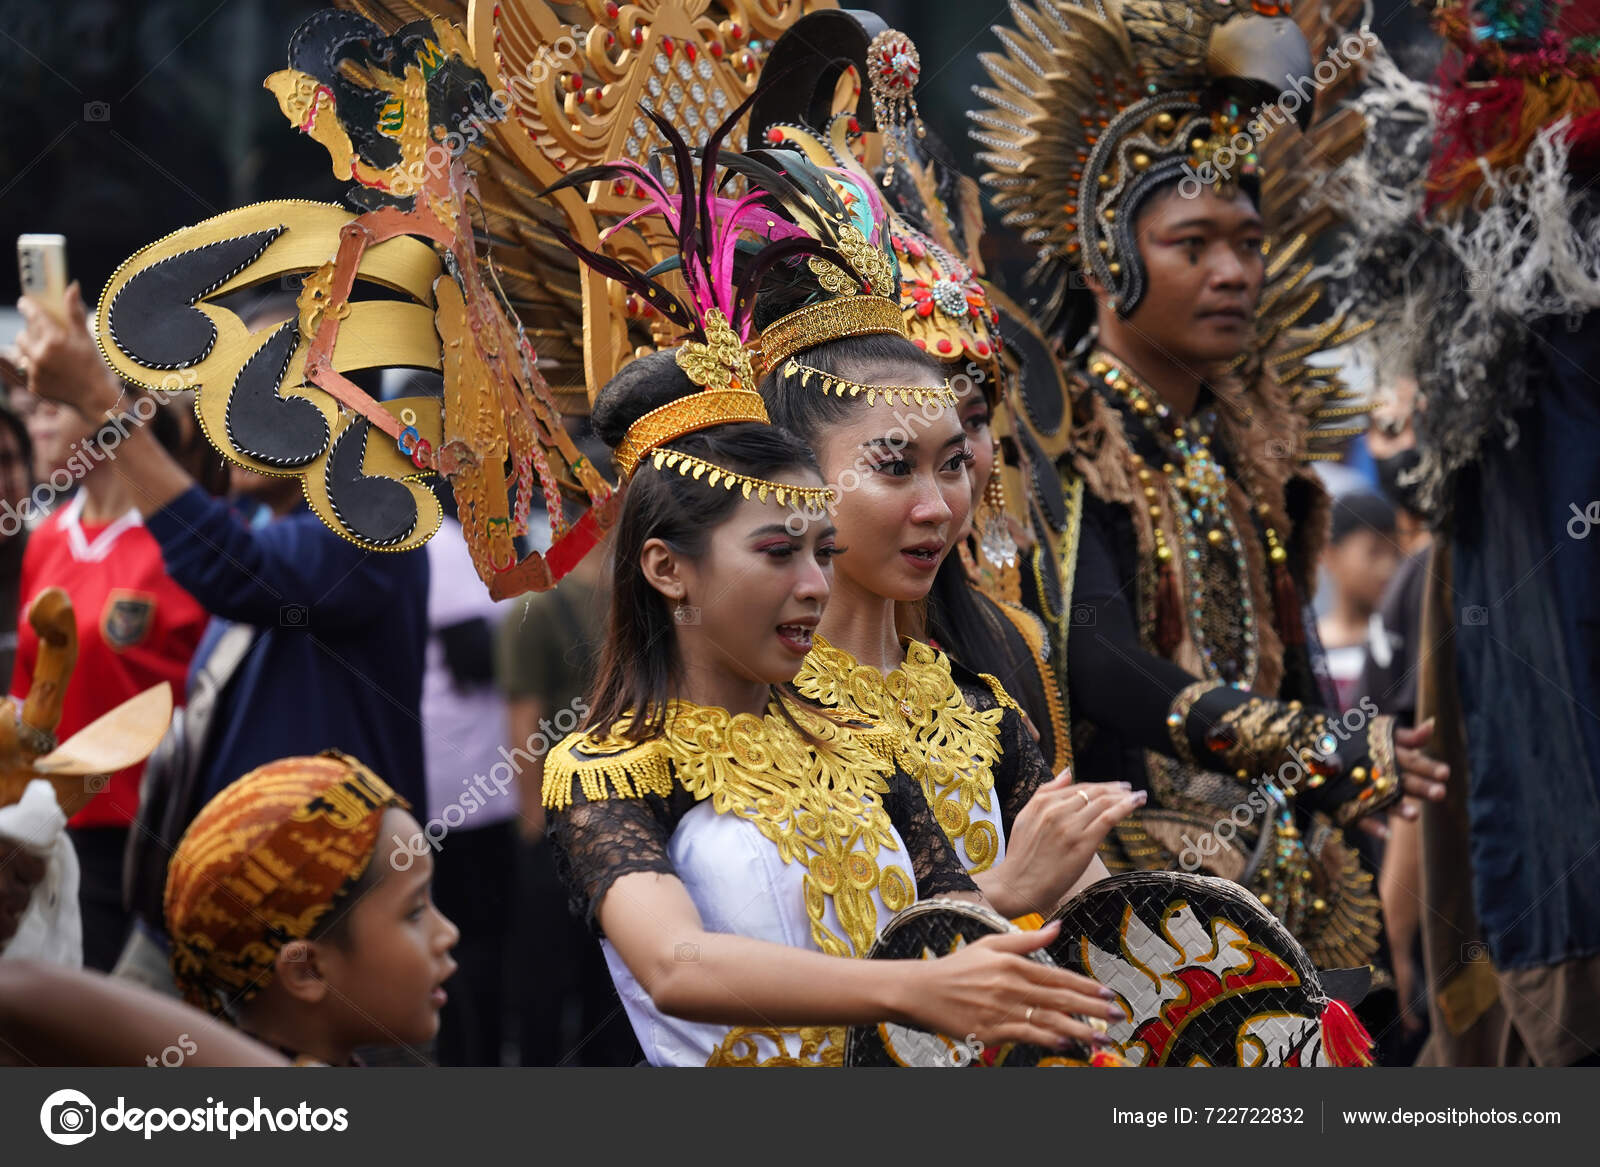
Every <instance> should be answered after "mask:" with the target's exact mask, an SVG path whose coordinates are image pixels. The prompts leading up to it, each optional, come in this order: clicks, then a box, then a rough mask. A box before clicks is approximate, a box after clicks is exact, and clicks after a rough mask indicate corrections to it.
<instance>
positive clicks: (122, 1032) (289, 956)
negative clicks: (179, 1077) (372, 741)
mask: <svg viewBox="0 0 1600 1167" xmlns="http://www.w3.org/2000/svg"><path fill="white" fill-rule="evenodd" d="M420 830H421V827H419V826H418V824H417V822H416V820H415V819H414V818H412V817H411V815H410V813H409V810H408V807H407V805H406V803H405V801H404V800H403V799H401V798H400V797H399V796H398V795H397V794H395V793H394V792H393V791H392V790H390V789H389V787H388V786H387V785H385V784H384V782H383V781H382V779H380V778H378V776H377V775H375V774H373V773H372V771H371V770H369V769H367V768H366V767H365V766H363V765H362V764H361V763H360V762H358V761H356V760H355V759H354V758H351V757H348V756H346V755H343V754H339V753H336V752H333V751H329V752H328V753H325V754H321V755H319V756H317V757H310V758H284V759H282V760H280V761H277V762H272V763H270V764H268V765H266V766H262V767H260V768H259V769H257V770H253V771H251V772H250V773H249V774H246V775H245V776H244V777H243V778H240V779H239V780H238V781H237V782H235V783H233V784H232V785H231V786H229V787H227V788H226V789H225V790H223V791H222V793H221V794H219V795H217V797H216V798H214V799H212V800H211V802H210V803H208V804H207V805H206V807H205V809H204V810H202V811H201V812H200V814H199V816H198V817H197V818H196V819H195V821H194V823H193V824H192V825H191V826H190V828H189V830H188V831H187V832H186V833H185V835H184V837H183V840H182V842H181V843H179V845H178V850H177V852H176V853H175V854H174V855H173V857H172V863H171V866H170V868H169V872H168V879H167V894H166V910H167V927H168V929H169V931H170V932H171V934H172V937H173V958H172V964H173V975H174V976H175V977H176V978H177V981H178V984H179V987H180V988H181V989H182V990H183V992H184V996H185V997H186V998H187V999H188V1001H189V1002H190V1003H191V1004H190V1005H182V1004H179V1003H177V1002H174V1001H172V1000H171V999H170V998H166V997H163V996H161V995H159V994H155V993H151V992H149V991H147V990H144V989H142V988H140V987H138V986H134V985H130V984H127V983H124V982H116V981H112V980H110V979H108V978H104V977H99V976H95V975H94V974H90V973H79V972H72V971H70V970H63V969H56V968H46V967H44V966H39V965H34V964H32V963H31V962H22V961H18V962H10V961H0V1048H8V1049H9V1050H10V1051H11V1052H13V1053H20V1054H21V1055H22V1056H23V1057H24V1058H26V1059H28V1060H29V1061H32V1062H36V1063H47V1064H100V1065H139V1064H142V1063H146V1062H147V1061H148V1059H149V1058H150V1057H152V1056H155V1055H157V1054H158V1053H159V1052H160V1051H163V1050H164V1049H165V1047H167V1046H169V1045H171V1044H172V1042H173V1035H174V1034H177V1033H179V1032H180V1031H181V1032H185V1033H188V1034H189V1035H190V1036H191V1044H192V1045H193V1046H194V1050H193V1052H192V1053H189V1054H188V1055H187V1057H186V1059H185V1063H184V1064H189V1065H211V1066H216V1065H282V1064H285V1061H286V1059H287V1060H288V1061H289V1062H292V1063H293V1064H295V1065H335V1066H338V1065H352V1064H356V1063H355V1061H354V1054H355V1050H356V1048H357V1047H358V1046H363V1045H380V1044H381V1045H407V1046H414V1045H418V1044H421V1043H424V1042H427V1041H429V1040H430V1039H431V1038H432V1037H433V1036H434V1034H435V1033H436V1032H437V1031H438V1026H439V1009H440V1008H441V1007H442V1006H443V1004H444V1001H445V993H444V989H443V988H442V984H443V982H444V981H445V980H447V979H448V978H449V977H450V975H451V973H453V972H454V971H455V962H454V961H453V960H451V958H450V950H451V949H452V948H453V947H454V946H455V943H456V940H457V939H458V936H459V933H458V932H457V931H456V928H455V926H454V925H453V924H451V923H450V921H449V920H447V919H445V918H444V916H442V915H441V914H440V913H439V911H438V910H437V909H436V908H435V907H434V906H433V904H432V902H431V900H430V898H429V885H430V882H431V878H432V860H431V856H429V855H428V854H426V853H424V854H423V855H420V856H412V855H409V854H408V855H407V858H408V859H409V860H410V863H409V865H407V864H404V863H402V864H395V863H393V862H392V860H393V857H394V854H395V852H396V850H397V849H401V850H404V849H405V843H404V841H405V840H407V839H409V838H411V837H413V836H414V835H415V834H416V833H417V832H418V831H420ZM397 840H398V842H397ZM191 1006H200V1007H201V1008H204V1009H205V1010H207V1013H209V1014H215V1015H219V1016H224V1017H226V1018H228V1019H229V1020H231V1021H232V1022H233V1026H229V1025H226V1024H223V1023H220V1022H218V1021H217V1020H215V1019H214V1017H213V1016H208V1015H207V1013H202V1012H200V1011H199V1010H198V1009H196V1008H193V1007H191ZM234 1026H236V1027H237V1028H234ZM274 1051H277V1052H276V1053H275V1052H274Z"/></svg>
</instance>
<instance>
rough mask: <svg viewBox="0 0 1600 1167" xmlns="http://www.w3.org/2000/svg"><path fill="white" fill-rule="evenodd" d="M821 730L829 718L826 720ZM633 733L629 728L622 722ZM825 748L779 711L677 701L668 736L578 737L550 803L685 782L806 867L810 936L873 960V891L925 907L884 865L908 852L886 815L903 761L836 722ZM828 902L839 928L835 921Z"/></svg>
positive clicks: (569, 745) (636, 793)
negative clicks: (637, 739) (887, 856)
mask: <svg viewBox="0 0 1600 1167" xmlns="http://www.w3.org/2000/svg"><path fill="white" fill-rule="evenodd" d="M815 720H816V721H818V722H821V721H823V720H824V719H822V718H815ZM623 728H625V726H623ZM818 736H819V737H822V738H823V739H824V743H825V744H824V746H823V747H822V748H817V747H814V746H812V745H811V744H810V743H809V742H807V741H806V739H805V738H804V737H802V736H801V734H800V733H799V732H798V731H797V730H796V729H795V727H794V726H793V725H792V724H791V723H790V722H789V721H788V720H787V719H786V718H785V717H783V716H782V715H781V714H780V713H777V712H772V711H769V712H767V713H766V714H765V715H764V716H762V717H756V716H754V715H752V714H749V713H739V714H730V713H729V712H728V711H727V710H725V709H719V708H716V707H714V706H705V705H694V704H691V703H689V702H686V701H674V702H672V703H671V704H670V705H669V706H668V709H667V719H666V727H665V730H664V732H663V733H662V734H661V736H660V737H657V738H654V739H652V740H650V741H647V742H644V743H642V744H638V745H635V744H632V743H630V742H628V741H627V740H626V739H624V738H623V737H622V736H621V735H620V733H619V732H618V727H613V729H612V731H611V732H610V733H608V734H603V735H600V734H574V735H572V736H571V737H568V738H567V739H566V740H565V741H563V742H562V743H561V744H560V745H559V746H558V747H557V748H556V749H555V751H554V752H553V753H552V754H551V755H550V757H549V759H548V760H547V761H546V763H545V776H544V804H545V806H547V807H549V808H551V809H561V808H564V807H566V806H569V805H571V803H572V802H573V801H575V800H574V797H573V795H574V792H575V791H576V790H579V789H581V790H582V792H583V798H584V800H585V801H589V802H597V801H601V800H604V799H607V798H612V797H617V798H642V797H644V796H645V795H648V794H655V795H659V796H661V797H666V796H667V795H669V794H671V793H672V789H673V786H674V784H676V785H679V786H681V787H683V789H684V790H686V791H688V792H689V793H690V794H691V795H693V796H694V798H695V799H696V800H699V801H703V800H705V799H708V798H709V799H710V800H711V805H712V807H713V809H714V810H715V811H716V812H717V813H718V814H734V815H737V816H739V817H740V818H742V819H745V820H747V821H748V822H750V823H753V824H754V825H755V826H756V827H757V828H758V829H759V830H760V831H761V833H762V835H763V836H764V837H765V838H766V839H767V840H768V841H769V842H771V843H772V844H773V845H774V846H775V847H776V848H777V849H778V854H779V856H780V857H781V858H782V859H783V861H784V862H785V863H800V864H802V865H804V867H805V868H806V875H805V879H804V894H805V906H806V913H807V916H808V917H809V919H810V921H811V936H812V939H813V940H814V941H815V942H816V945H817V947H818V948H819V949H821V950H822V951H823V952H826V953H828V954H830V955H833V956H861V955H865V953H866V951H867V949H868V948H870V947H871V945H872V941H873V939H874V937H875V936H876V934H877V927H878V913H877V906H876V904H875V902H874V901H873V896H872V893H873V891H874V890H876V891H877V892H878V894H879V896H880V897H881V898H882V900H883V904H884V907H886V908H887V909H888V910H889V911H891V912H898V911H900V910H901V909H902V908H906V907H909V906H910V905H911V904H912V903H913V902H915V900H916V885H915V883H914V882H913V880H912V878H911V877H910V875H908V874H907V872H906V871H905V870H904V869H903V868H901V867H899V866H886V867H880V866H879V864H878V855H879V852H880V850H882V849H884V848H888V849H890V850H891V851H892V852H896V853H898V854H903V852H900V851H899V849H898V845H897V842H896V839H895V835H894V829H893V826H892V824H891V823H890V820H889V815H888V812H887V811H885V810H884V806H883V796H884V795H885V794H886V793H887V792H888V783H887V781H886V778H887V776H888V775H889V774H890V773H891V772H892V769H893V767H892V763H891V762H890V761H889V760H887V759H886V758H885V757H883V756H882V754H881V752H880V751H878V750H875V749H873V748H872V745H871V742H870V738H867V739H858V738H857V736H856V735H855V734H853V733H852V732H851V731H850V730H849V729H848V727H845V726H838V725H835V726H833V727H832V728H831V729H830V730H829V731H828V732H827V733H826V734H821V733H819V734H818ZM828 902H831V903H832V904H833V906H834V911H835V914H836V915H837V917H838V921H839V926H840V928H841V929H842V930H843V932H844V933H845V935H844V937H843V938H840V937H839V936H836V935H835V934H834V933H833V931H832V930H831V929H830V928H829V927H828V924H827V922H826V921H825V919H824V908H825V906H826V904H827V903H828Z"/></svg>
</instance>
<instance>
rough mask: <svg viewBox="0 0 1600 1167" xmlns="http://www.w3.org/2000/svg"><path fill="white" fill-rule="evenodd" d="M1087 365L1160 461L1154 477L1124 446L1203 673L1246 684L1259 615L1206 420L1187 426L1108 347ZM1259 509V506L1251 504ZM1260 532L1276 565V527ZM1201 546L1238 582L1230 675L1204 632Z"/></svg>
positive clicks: (1256, 653)
mask: <svg viewBox="0 0 1600 1167" xmlns="http://www.w3.org/2000/svg"><path fill="white" fill-rule="evenodd" d="M1089 371H1090V372H1091V373H1092V374H1093V375H1094V376H1095V377H1097V378H1098V379H1099V380H1100V381H1101V382H1102V383H1103V384H1104V385H1105V386H1107V388H1108V389H1109V390H1110V391H1111V392H1112V393H1113V394H1114V395H1115V396H1116V398H1117V399H1118V400H1119V401H1120V402H1121V403H1122V404H1124V405H1125V406H1126V409H1127V412H1129V413H1131V414H1132V416H1133V417H1135V418H1137V419H1138V421H1139V423H1140V424H1141V425H1142V426H1143V428H1144V430H1145V432H1146V433H1147V434H1148V435H1149V436H1150V437H1151V438H1152V439H1153V440H1154V442H1155V444H1156V446H1157V448H1158V449H1159V450H1160V451H1161V452H1162V455H1163V456H1164V458H1165V459H1166V460H1165V461H1164V462H1163V464H1162V467H1161V472H1160V478H1159V480H1158V478H1157V475H1156V474H1155V473H1154V472H1153V471H1152V470H1151V468H1150V467H1149V466H1148V465H1147V464H1146V462H1145V459H1144V458H1143V457H1141V456H1140V455H1139V454H1138V453H1137V452H1135V451H1132V450H1131V449H1130V452H1129V460H1130V468H1131V469H1132V470H1133V472H1134V474H1135V475H1136V477H1137V478H1138V481H1139V484H1140V487H1141V490H1142V493H1143V495H1144V499H1145V505H1146V507H1147V508H1148V513H1149V516H1150V527H1151V532H1152V536H1153V539H1154V542H1155V558H1156V569H1157V573H1158V576H1159V575H1160V574H1161V573H1163V572H1165V571H1170V570H1171V569H1172V567H1173V565H1174V564H1175V565H1176V567H1177V568H1178V569H1179V570H1181V571H1182V572H1183V576H1184V579H1185V581H1186V583H1187V585H1188V586H1187V588H1186V590H1185V594H1186V595H1187V598H1188V621H1187V623H1188V627H1189V634H1190V636H1191V637H1192V639H1193V641H1194V644H1195V647H1196V648H1197V649H1198V650H1199V653H1200V657H1201V660H1202V662H1203V663H1204V667H1205V672H1206V675H1207V676H1208V677H1209V678H1210V679H1212V680H1226V681H1228V682H1230V683H1232V684H1234V685H1238V686H1241V687H1246V688H1248V687H1249V686H1250V685H1251V684H1252V683H1253V682H1254V680H1255V676H1256V672H1257V669H1258V667H1259V665H1260V638H1259V635H1258V632H1257V619H1258V613H1257V612H1256V611H1255V601H1254V599H1253V598H1252V589H1251V588H1250V586H1249V579H1250V565H1249V560H1248V558H1247V556H1246V554H1245V544H1244V537H1243V536H1242V534H1241V532H1240V530H1239V527H1238V525H1237V524H1236V523H1235V522H1234V517H1233V510H1232V508H1231V507H1230V506H1229V505H1228V476H1227V472H1226V471H1225V470H1224V469H1223V467H1222V465H1221V464H1220V463H1219V462H1218V461H1217V460H1216V458H1215V457H1214V456H1213V455H1212V452H1211V432H1210V419H1209V418H1202V419H1193V420H1191V421H1190V423H1189V425H1187V426H1185V425H1184V424H1183V421H1182V419H1180V418H1178V417H1177V416H1176V415H1175V414H1173V412H1172V410H1171V409H1170V408H1169V407H1168V406H1167V404H1166V403H1165V402H1164V401H1162V400H1161V399H1160V397H1158V396H1157V395H1156V394H1155V393H1153V392H1152V391H1151V390H1150V389H1149V388H1147V387H1146V386H1145V385H1144V384H1143V383H1141V382H1140V381H1139V379H1138V378H1137V377H1135V376H1134V375H1133V373H1132V372H1130V371H1129V370H1128V368H1127V367H1126V366H1125V365H1123V364H1122V363H1121V362H1119V361H1117V359H1116V358H1115V357H1112V356H1111V355H1110V354H1109V353H1106V352H1104V351H1103V350H1096V351H1095V353H1094V354H1093V355H1092V356H1091V357H1090V359H1089ZM1162 488H1165V491H1166V503H1167V506H1166V508H1163V507H1162V505H1161V494H1162ZM1163 509H1166V510H1170V511H1171V513H1172V515H1173V517H1174V518H1175V520H1176V532H1175V535H1176V542H1177V544H1178V546H1177V548H1176V554H1175V553H1174V548H1173V546H1172V545H1171V544H1170V543H1169V542H1168V538H1167V533H1166V531H1165V530H1163V528H1162V526H1161V520H1162V516H1163ZM1256 509H1257V513H1258V514H1262V515H1263V516H1264V514H1265V507H1259V508H1256ZM1263 536H1264V538H1265V540H1266V544H1267V554H1268V556H1269V557H1270V558H1271V560H1272V562H1273V563H1274V564H1277V563H1281V562H1283V560H1284V559H1285V558H1286V553H1285V552H1284V550H1283V545H1282V542H1281V541H1280V540H1279V538H1278V532H1277V531H1276V530H1275V529H1274V528H1273V527H1271V526H1270V525H1268V526H1266V527H1265V529H1264V532H1263ZM1207 548H1210V549H1214V550H1215V551H1217V552H1219V553H1220V552H1222V551H1224V550H1225V549H1226V550H1227V551H1229V552H1231V560H1232V567H1233V571H1234V577H1235V578H1236V579H1237V580H1238V581H1239V584H1240V587H1239V596H1238V603H1239V606H1240V625H1241V631H1242V641H1243V643H1242V651H1241V653H1240V655H1241V657H1242V659H1241V660H1240V661H1239V662H1237V663H1238V666H1239V667H1238V669H1237V671H1236V673H1235V675H1233V676H1231V677H1224V676H1223V673H1224V666H1225V663H1228V662H1223V661H1221V660H1219V659H1218V653H1217V651H1216V650H1215V648H1214V646H1213V645H1212V644H1211V642H1210V640H1209V638H1208V637H1207V635H1206V632H1205V613H1206V611H1207V603H1208V600H1209V601H1212V602H1215V601H1216V599H1217V597H1212V596H1209V595H1208V588H1207V584H1206V578H1205V572H1204V571H1203V570H1202V564H1203V559H1204V556H1205V555H1206V552H1207Z"/></svg>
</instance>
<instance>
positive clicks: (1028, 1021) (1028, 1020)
mask: <svg viewBox="0 0 1600 1167" xmlns="http://www.w3.org/2000/svg"><path fill="white" fill-rule="evenodd" d="M1036 1008H1038V1006H1036V1005H1029V1006H1028V1008H1027V1011H1026V1012H1024V1013H1023V1015H1022V1023H1023V1024H1024V1025H1032V1024H1033V1011H1034V1010H1035V1009H1036Z"/></svg>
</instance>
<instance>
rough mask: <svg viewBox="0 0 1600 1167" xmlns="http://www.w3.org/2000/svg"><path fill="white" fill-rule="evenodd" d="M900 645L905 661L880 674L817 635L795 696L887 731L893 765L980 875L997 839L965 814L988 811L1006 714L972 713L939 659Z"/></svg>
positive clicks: (945, 661) (913, 644) (985, 824)
mask: <svg viewBox="0 0 1600 1167" xmlns="http://www.w3.org/2000/svg"><path fill="white" fill-rule="evenodd" d="M904 644H905V650H906V655H905V661H904V662H903V663H902V664H901V665H900V667H899V668H897V669H892V670H890V671H889V673H887V674H884V673H880V672H879V671H878V670H877V669H875V668H871V667H870V666H867V665H863V664H860V663H859V662H858V661H857V660H856V659H855V657H853V656H851V655H850V654H849V653H848V652H846V651H845V650H844V649H842V648H838V647H836V646H835V645H832V644H830V643H828V641H827V640H825V639H824V638H823V637H821V636H818V637H816V638H815V639H814V640H813V642H812V648H811V651H810V652H809V653H808V654H807V655H806V659H805V660H804V661H803V662H802V663H801V666H800V672H799V674H798V675H797V676H796V677H795V679H794V687H795V690H796V691H797V692H798V693H799V694H800V695H801V696H802V697H805V698H807V699H808V700H811V701H815V702H816V703H817V704H819V705H823V706H827V707H829V708H833V709H838V710H841V711H844V712H846V713H849V714H852V715H856V716H860V717H862V718H865V719H866V720H867V721H870V722H875V723H878V724H881V725H883V726H884V727H885V728H887V729H890V730H892V731H894V742H895V747H896V748H895V760H896V761H898V762H899V763H900V764H901V765H902V766H904V767H905V769H906V771H907V772H908V773H910V774H912V775H914V776H915V777H916V779H917V780H918V781H919V782H920V783H921V784H922V791H923V793H924V794H925V795H926V796H927V799H928V805H929V806H931V807H932V808H933V811H934V814H935V815H936V816H937V818H938V819H939V825H940V826H941V827H943V828H944V832H945V834H946V835H947V836H949V838H950V842H951V844H952V845H953V846H954V847H955V848H956V854H957V855H959V856H960V857H961V861H962V863H963V865H964V866H965V867H966V868H967V870H968V871H971V872H978V871H987V870H988V869H989V868H990V867H991V866H992V865H993V864H994V861H995V859H996V857H997V855H998V853H999V843H1000V839H999V833H998V832H997V831H996V830H995V826H994V824H993V823H991V822H990V821H989V820H988V819H985V818H977V819H974V818H973V816H972V811H973V808H974V807H977V808H980V809H982V810H983V811H986V812H991V813H992V812H993V810H994V769H995V766H996V765H997V764H998V763H999V762H1000V760H1001V748H1000V721H1001V719H1002V718H1003V717H1004V716H1005V709H1004V708H1003V707H1002V708H996V709H988V710H977V709H974V708H972V706H970V705H968V704H967V701H966V698H965V697H963V696H962V693H961V690H960V688H959V687H958V686H957V685H956V682H955V678H954V677H953V676H951V673H950V661H949V658H948V657H946V656H945V655H944V653H942V652H939V651H938V650H937V649H934V648H933V647H931V646H929V645H927V644H923V643H922V642H921V641H916V640H906V641H905V642H904Z"/></svg>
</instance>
